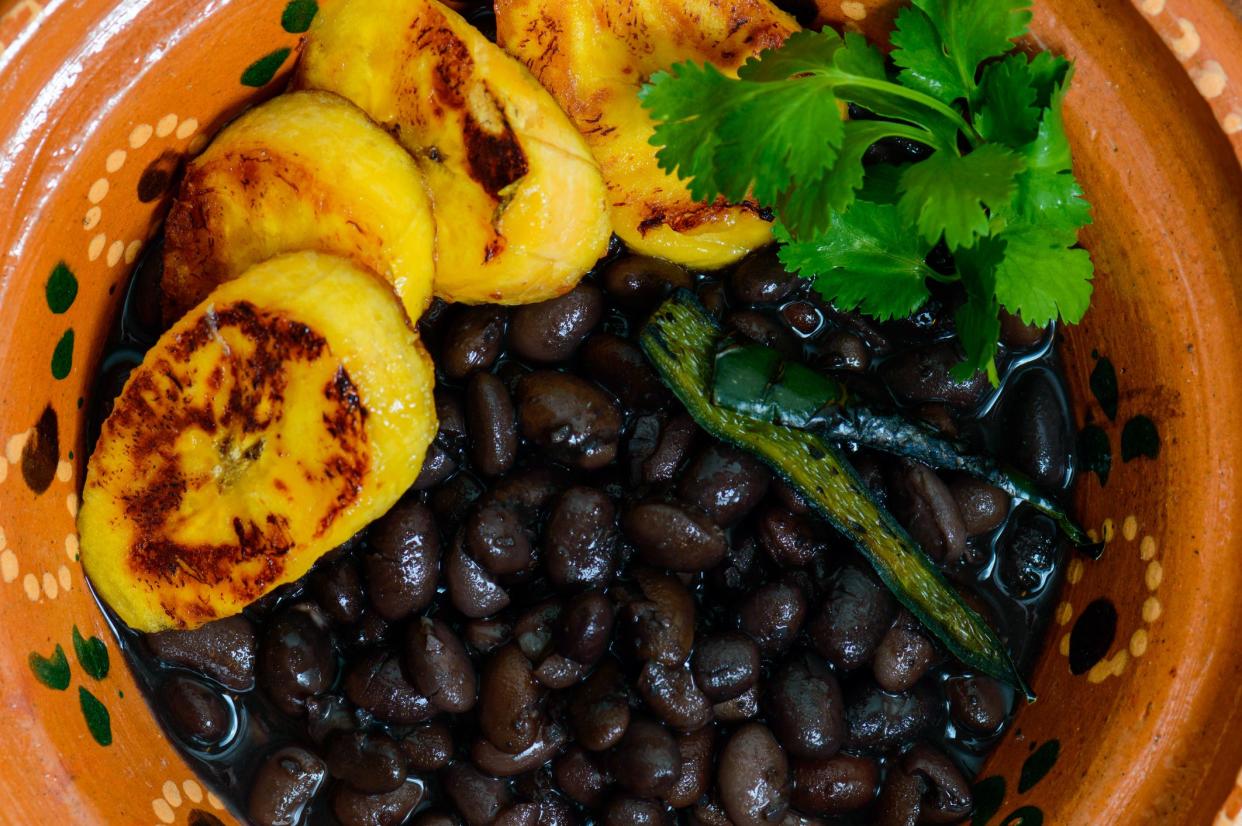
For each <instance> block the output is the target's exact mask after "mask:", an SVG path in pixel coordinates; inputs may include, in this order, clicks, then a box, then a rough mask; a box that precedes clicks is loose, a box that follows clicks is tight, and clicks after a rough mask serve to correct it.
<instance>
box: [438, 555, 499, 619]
mask: <svg viewBox="0 0 1242 826" xmlns="http://www.w3.org/2000/svg"><path fill="white" fill-rule="evenodd" d="M444 580H445V584H446V585H447V586H448V595H449V599H450V600H451V601H452V603H453V607H454V608H456V609H457V610H458V611H460V612H461V613H462V614H464V615H466V616H467V617H470V618H471V619H480V618H482V617H490V616H491V615H492V614H495V613H496V612H497V611H499V610H501V609H502V608H504V607H506V606H507V605H508V604H509V594H508V593H506V592H505V590H504V589H503V588H501V587H500V586H499V585H498V584H496V580H495V579H493V578H492V576H491V575H490V574H488V573H487V571H485V570H483V568H482V566H480V565H479V563H477V562H475V561H474V560H473V559H471V558H470V557H469V556H467V555H466V552H465V551H464V550H462V543H461V541H460V537H459V538H458V539H457V540H454V542H453V547H452V548H450V549H449V552H448V556H447V557H446V558H445V560H444Z"/></svg>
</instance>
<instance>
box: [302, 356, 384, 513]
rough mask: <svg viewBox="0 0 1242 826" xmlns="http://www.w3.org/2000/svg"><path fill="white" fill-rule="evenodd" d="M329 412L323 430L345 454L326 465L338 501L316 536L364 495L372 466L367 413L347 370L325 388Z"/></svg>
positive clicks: (326, 474)
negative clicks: (364, 484)
mask: <svg viewBox="0 0 1242 826" xmlns="http://www.w3.org/2000/svg"><path fill="white" fill-rule="evenodd" d="M323 395H324V398H325V399H327V400H328V403H329V405H330V410H329V412H327V413H324V414H323V422H324V427H325V428H326V429H327V431H328V433H330V434H331V435H332V437H333V438H334V439H335V440H336V441H337V442H338V443H339V444H340V445H341V447H342V451H341V452H340V453H338V454H337V455H336V456H334V457H332V458H331V459H330V460H328V462H327V463H326V467H325V469H324V474H325V476H327V477H328V478H329V479H331V480H332V481H334V482H335V483H336V484H337V487H338V490H337V494H336V497H335V499H334V500H333V502H332V504H331V505H330V506H329V507H328V510H327V512H326V513H325V514H324V515H323V517H322V518H321V519H320V520H319V527H318V529H317V530H316V531H315V535H316V536H322V535H323V534H324V533H326V532H327V531H328V529H329V528H331V527H332V524H333V523H334V522H335V521H336V520H337V518H338V517H339V516H340V515H341V513H342V512H344V511H345V510H347V509H348V508H349V507H350V506H351V505H353V504H354V502H356V501H357V499H358V497H359V496H360V495H361V493H362V485H363V482H365V481H366V477H367V473H368V472H369V470H370V467H371V454H370V450H369V449H368V447H367V432H366V421H367V416H368V415H369V414H368V411H367V408H366V406H365V405H364V404H363V403H362V397H361V396H360V395H359V393H358V388H357V387H356V386H355V385H354V383H353V380H352V379H350V377H349V373H348V371H346V369H345V368H344V367H343V366H342V367H338V368H337V371H336V374H335V375H334V376H333V377H332V380H331V381H329V382H328V383H327V385H326V386H325V387H324V389H323Z"/></svg>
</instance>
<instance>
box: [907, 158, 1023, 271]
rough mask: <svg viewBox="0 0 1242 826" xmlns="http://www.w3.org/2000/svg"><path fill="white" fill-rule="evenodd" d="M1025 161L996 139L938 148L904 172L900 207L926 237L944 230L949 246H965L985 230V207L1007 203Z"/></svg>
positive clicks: (929, 239) (937, 237)
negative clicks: (962, 150)
mask: <svg viewBox="0 0 1242 826" xmlns="http://www.w3.org/2000/svg"><path fill="white" fill-rule="evenodd" d="M1024 166H1025V163H1024V161H1023V160H1022V158H1021V157H1019V156H1018V154H1017V153H1015V152H1013V151H1011V150H1009V149H1006V148H1005V147H1003V146H1000V145H999V144H994V143H989V144H984V145H983V146H981V147H979V148H978V149H976V150H975V151H974V152H971V153H970V154H969V155H965V156H960V155H957V154H955V153H953V152H948V151H945V150H943V149H942V150H940V151H938V152H935V153H933V154H932V155H931V157H929V158H928V159H927V160H925V161H922V162H920V163H916V164H913V165H912V166H910V167H908V168H907V169H906V171H905V172H904V173H902V176H901V186H902V188H903V189H904V193H903V194H902V196H901V200H900V201H899V202H898V208H899V209H900V210H901V215H902V217H903V218H904V219H905V221H906V222H907V223H908V224H910V225H911V226H917V227H918V231H919V234H920V235H922V236H923V239H924V240H926V241H927V242H929V243H932V244H934V243H936V242H937V241H939V240H940V236H941V235H942V234H943V235H944V239H945V241H946V243H948V245H949V248H950V249H953V250H958V249H961V248H963V247H969V246H971V245H973V244H974V240H975V238H976V237H977V236H980V235H986V234H987V232H988V213H987V212H986V211H985V208H991V209H1001V208H1003V207H1005V206H1008V205H1009V202H1010V201H1011V199H1012V198H1013V194H1014V189H1015V187H1016V185H1017V184H1016V180H1015V179H1016V177H1017V175H1018V173H1019V172H1021V171H1022V169H1023V167H1024Z"/></svg>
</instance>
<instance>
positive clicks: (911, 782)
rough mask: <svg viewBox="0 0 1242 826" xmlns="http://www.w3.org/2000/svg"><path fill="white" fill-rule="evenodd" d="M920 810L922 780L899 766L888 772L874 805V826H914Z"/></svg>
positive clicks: (917, 820)
mask: <svg viewBox="0 0 1242 826" xmlns="http://www.w3.org/2000/svg"><path fill="white" fill-rule="evenodd" d="M922 809H923V781H922V779H921V778H918V777H915V776H914V775H912V774H910V773H909V772H907V771H906V770H905V769H903V768H901V767H900V766H898V767H897V768H895V769H893V770H892V771H890V772H889V773H888V777H886V778H885V779H884V788H882V789H881V790H880V797H879V799H878V800H877V801H876V804H875V823H876V826H915V824H917V823H918V822H919V815H920V814H922Z"/></svg>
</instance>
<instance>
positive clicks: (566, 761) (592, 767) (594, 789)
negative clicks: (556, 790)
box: [552, 745, 611, 809]
mask: <svg viewBox="0 0 1242 826" xmlns="http://www.w3.org/2000/svg"><path fill="white" fill-rule="evenodd" d="M552 776H553V777H554V778H555V779H556V785H557V786H559V787H560V788H561V791H563V792H565V794H567V795H569V796H570V797H571V798H572V799H573V800H574V801H575V802H576V803H578V804H580V805H582V806H585V807H587V808H588V809H597V808H599V804H600V803H601V802H602V801H603V799H604V792H605V791H606V790H607V789H608V786H609V785H610V783H611V780H610V779H609V777H608V775H606V774H605V773H604V770H603V768H602V767H601V766H600V764H599V761H598V760H597V759H596V758H595V755H593V754H592V753H591V752H589V751H587V750H586V749H584V748H582V747H581V746H578V745H574V746H570V747H569V748H568V749H566V750H565V752H564V753H563V754H561V755H560V756H559V757H557V758H556V760H555V762H554V763H553V764H552Z"/></svg>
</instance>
